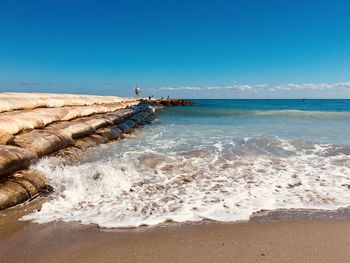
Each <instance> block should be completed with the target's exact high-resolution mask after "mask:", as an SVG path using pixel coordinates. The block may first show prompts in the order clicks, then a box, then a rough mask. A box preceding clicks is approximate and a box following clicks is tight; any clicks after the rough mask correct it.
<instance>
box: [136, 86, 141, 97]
mask: <svg viewBox="0 0 350 263" xmlns="http://www.w3.org/2000/svg"><path fill="white" fill-rule="evenodd" d="M135 94H136V97H138V98H139V97H140V87H139V86H136V88H135Z"/></svg>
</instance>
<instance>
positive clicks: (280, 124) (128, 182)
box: [23, 99, 350, 228]
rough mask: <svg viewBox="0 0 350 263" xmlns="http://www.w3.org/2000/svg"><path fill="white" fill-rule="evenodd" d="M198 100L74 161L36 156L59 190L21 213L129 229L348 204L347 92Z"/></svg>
mask: <svg viewBox="0 0 350 263" xmlns="http://www.w3.org/2000/svg"><path fill="white" fill-rule="evenodd" d="M193 101H194V102H195V103H197V106H190V107H169V108H162V109H160V110H159V111H158V113H157V115H156V118H155V119H154V121H153V123H152V124H150V125H146V126H143V127H142V128H141V129H137V130H135V131H134V132H133V133H132V134H131V135H129V136H127V138H125V139H122V140H118V141H115V142H113V143H109V144H106V145H100V146H98V147H96V148H93V149H90V150H89V151H88V152H86V154H84V156H82V157H81V158H80V159H79V160H78V161H77V162H76V163H74V164H71V165H57V164H55V163H54V162H53V161H52V159H50V158H44V159H42V160H41V161H39V163H37V164H35V165H34V167H32V168H33V169H36V170H39V171H41V172H43V173H44V174H45V175H46V176H47V178H48V179H49V182H50V184H51V185H52V186H53V187H54V192H53V193H52V194H51V195H50V197H49V199H48V201H47V202H45V203H44V204H43V206H42V208H41V209H40V210H38V211H35V212H33V213H30V214H28V215H26V216H24V218H23V220H33V221H35V222H39V223H45V222H51V221H56V220H60V221H65V222H73V221H74V222H75V221H78V222H81V223H82V224H96V225H98V226H99V227H103V228H129V227H139V226H143V225H147V226H154V225H158V224H162V223H165V222H198V221H202V220H214V221H220V222H234V221H242V220H248V219H249V218H250V217H251V216H252V214H254V213H256V212H259V211H262V210H276V209H326V210H335V209H338V208H342V207H348V206H349V204H350V100H311V99H306V100H214V99H213V100H193Z"/></svg>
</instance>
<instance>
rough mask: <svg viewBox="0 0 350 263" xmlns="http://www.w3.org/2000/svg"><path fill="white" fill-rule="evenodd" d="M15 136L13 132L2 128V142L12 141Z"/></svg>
mask: <svg viewBox="0 0 350 263" xmlns="http://www.w3.org/2000/svg"><path fill="white" fill-rule="evenodd" d="M14 138H15V137H14V136H13V135H12V134H10V133H8V132H5V131H1V130H0V144H7V143H10V142H11V141H12V140H13V139H14Z"/></svg>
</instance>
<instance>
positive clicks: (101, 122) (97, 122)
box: [85, 118, 113, 129]
mask: <svg viewBox="0 0 350 263" xmlns="http://www.w3.org/2000/svg"><path fill="white" fill-rule="evenodd" d="M85 123H86V124H87V125H90V126H91V127H93V128H94V129H98V128H102V127H106V126H108V125H112V124H113V123H112V122H111V121H110V120H108V119H106V118H93V119H90V120H87V121H85Z"/></svg>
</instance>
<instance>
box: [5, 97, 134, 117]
mask: <svg viewBox="0 0 350 263" xmlns="http://www.w3.org/2000/svg"><path fill="white" fill-rule="evenodd" d="M136 101H138V99H135V98H119V97H113V96H93V95H76V94H49V93H0V112H4V111H13V110H18V109H34V108H39V107H42V108H55V107H64V106H90V105H96V104H107V103H122V102H126V103H129V102H130V103H132V102H136Z"/></svg>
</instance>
